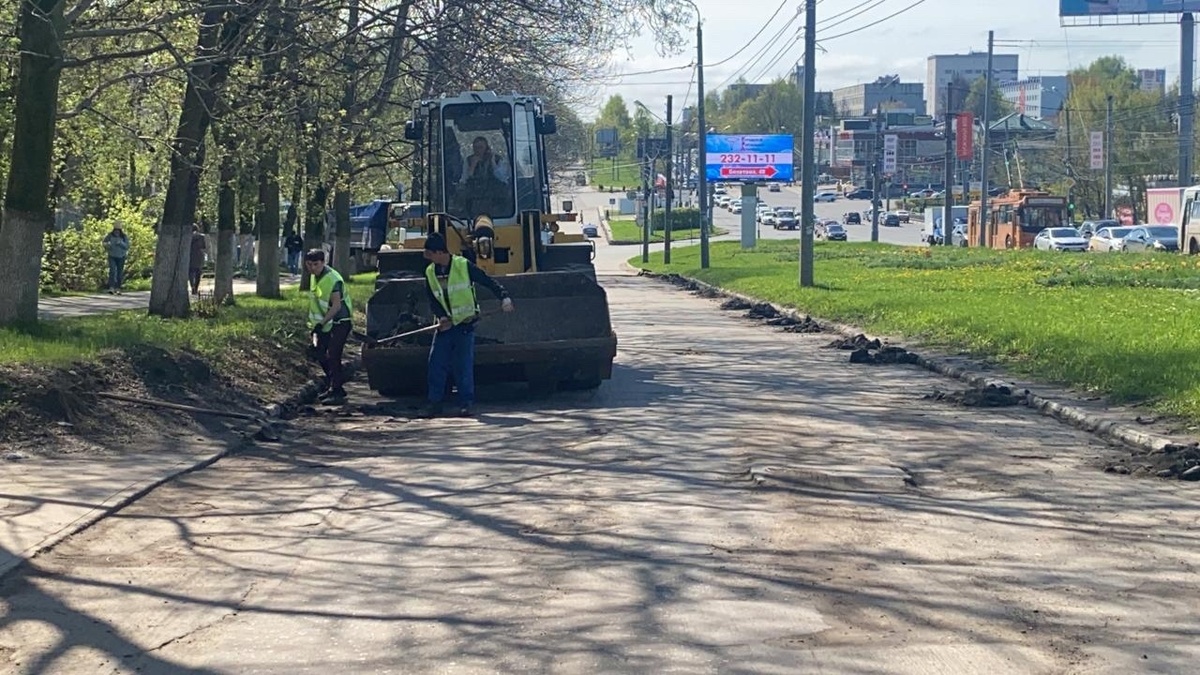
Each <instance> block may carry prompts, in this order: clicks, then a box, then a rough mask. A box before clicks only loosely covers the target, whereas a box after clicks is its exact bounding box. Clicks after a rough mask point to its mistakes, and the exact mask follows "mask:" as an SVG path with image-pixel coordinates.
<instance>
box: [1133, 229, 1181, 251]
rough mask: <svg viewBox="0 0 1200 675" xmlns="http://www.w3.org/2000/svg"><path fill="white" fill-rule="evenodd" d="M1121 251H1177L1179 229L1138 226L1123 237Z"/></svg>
mask: <svg viewBox="0 0 1200 675" xmlns="http://www.w3.org/2000/svg"><path fill="white" fill-rule="evenodd" d="M1121 250H1123V251H1138V252H1140V251H1178V250H1179V228H1178V227H1175V226H1174V225H1139V226H1138V227H1135V228H1134V229H1133V231H1132V232H1130V233H1129V234H1127V235H1125V240H1124V242H1122V246H1121Z"/></svg>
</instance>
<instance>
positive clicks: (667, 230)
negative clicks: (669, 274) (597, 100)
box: [663, 94, 675, 265]
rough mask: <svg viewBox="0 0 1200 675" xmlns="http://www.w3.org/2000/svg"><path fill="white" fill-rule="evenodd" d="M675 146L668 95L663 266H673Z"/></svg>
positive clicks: (668, 97)
mask: <svg viewBox="0 0 1200 675" xmlns="http://www.w3.org/2000/svg"><path fill="white" fill-rule="evenodd" d="M674 148H675V146H674V145H673V144H672V138H671V95H670V94H667V170H666V174H667V186H666V188H667V191H666V198H667V201H666V204H664V207H665V208H664V209H663V264H664V265H670V264H671V226H672V223H671V191H672V190H674V189H675V181H674V178H673V177H672V175H671V174H672V173H673V172H674V171H675V166H674V162H672V161H671V160H672V159H673V157H672V154H673V153H674Z"/></svg>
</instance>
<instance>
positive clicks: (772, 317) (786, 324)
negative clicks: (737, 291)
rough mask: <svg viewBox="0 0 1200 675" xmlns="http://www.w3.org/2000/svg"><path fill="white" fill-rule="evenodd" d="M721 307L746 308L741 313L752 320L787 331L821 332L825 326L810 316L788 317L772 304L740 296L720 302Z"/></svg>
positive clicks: (726, 308) (735, 309)
mask: <svg viewBox="0 0 1200 675" xmlns="http://www.w3.org/2000/svg"><path fill="white" fill-rule="evenodd" d="M721 309H723V310H726V311H740V310H746V313H745V314H744V315H743V316H744V317H745V318H747V319H751V320H753V321H761V322H763V323H764V324H766V325H768V326H775V327H776V328H782V329H783V330H784V332H787V333H823V332H825V327H824V326H822V325H821V324H820V323H819V322H817V321H816V320H815V319H813V318H812V317H811V316H805V317H804V318H802V319H796V318H793V317H790V316H788V315H786V314H784V313H782V312H780V311H779V310H777V309H775V306H774V305H771V304H769V303H766V302H760V303H757V304H755V303H750V302H746V301H745V300H742V299H741V298H729V299H728V300H726V301H725V302H723V303H721Z"/></svg>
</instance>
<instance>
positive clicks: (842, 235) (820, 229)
mask: <svg viewBox="0 0 1200 675" xmlns="http://www.w3.org/2000/svg"><path fill="white" fill-rule="evenodd" d="M813 236H815V237H816V238H817V239H824V240H826V241H846V228H844V227H842V224H841V223H839V222H837V221H836V220H827V221H825V222H823V223H817V227H816V228H815V230H814V231H813Z"/></svg>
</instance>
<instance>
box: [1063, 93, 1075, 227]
mask: <svg viewBox="0 0 1200 675" xmlns="http://www.w3.org/2000/svg"><path fill="white" fill-rule="evenodd" d="M1063 115H1066V117H1067V161H1066V162H1064V164H1066V165H1067V206H1068V210H1067V217H1068V218H1070V219H1071V225H1072V226H1074V225H1075V211H1074V210H1072V209H1070V208H1069V207H1070V205H1071V204H1074V203H1075V200H1073V199H1072V198H1071V190H1073V189H1075V185H1074V183H1075V169H1074V167H1073V165H1072V164H1071V110H1070V109H1069V108H1067V107H1066V106H1063Z"/></svg>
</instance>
